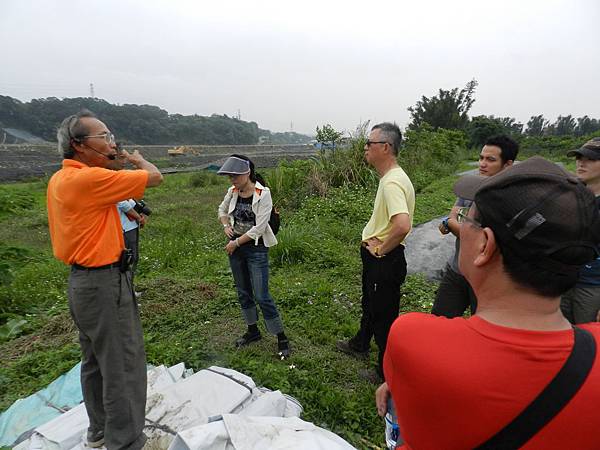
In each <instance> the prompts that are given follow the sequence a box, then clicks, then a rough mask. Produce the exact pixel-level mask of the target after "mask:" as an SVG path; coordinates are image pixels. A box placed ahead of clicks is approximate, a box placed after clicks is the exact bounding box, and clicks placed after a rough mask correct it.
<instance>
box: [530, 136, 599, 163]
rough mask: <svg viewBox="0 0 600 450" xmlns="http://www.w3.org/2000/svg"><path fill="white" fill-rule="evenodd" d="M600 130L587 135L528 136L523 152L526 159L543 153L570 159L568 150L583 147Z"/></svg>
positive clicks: (552, 156)
mask: <svg viewBox="0 0 600 450" xmlns="http://www.w3.org/2000/svg"><path fill="white" fill-rule="evenodd" d="M597 136H600V132H596V133H592V134H589V135H587V136H579V137H577V136H527V137H525V138H524V139H523V140H522V141H521V153H522V154H523V158H522V159H525V158H527V157H529V156H532V155H541V156H545V157H547V158H552V159H557V158H558V159H562V160H565V159H569V158H567V152H568V151H569V150H573V149H575V148H579V147H581V146H582V145H583V144H585V143H586V142H587V141H589V140H590V139H592V138H593V137H597Z"/></svg>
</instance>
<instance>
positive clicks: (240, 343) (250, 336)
mask: <svg viewBox="0 0 600 450" xmlns="http://www.w3.org/2000/svg"><path fill="white" fill-rule="evenodd" d="M261 337H262V336H261V335H260V331H259V332H258V333H250V332H249V331H246V333H244V335H243V336H242V337H241V338H239V339H238V340H237V341H235V346H236V347H238V348H239V347H244V346H246V345H248V344H250V343H251V342H255V341H258V340H260V338H261Z"/></svg>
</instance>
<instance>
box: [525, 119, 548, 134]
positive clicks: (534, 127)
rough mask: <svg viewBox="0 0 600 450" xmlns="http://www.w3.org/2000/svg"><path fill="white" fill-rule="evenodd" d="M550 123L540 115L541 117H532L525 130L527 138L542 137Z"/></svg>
mask: <svg viewBox="0 0 600 450" xmlns="http://www.w3.org/2000/svg"><path fill="white" fill-rule="evenodd" d="M548 124H549V122H548V121H547V120H546V119H544V116H543V115H542V114H540V115H539V116H531V118H530V119H529V121H528V122H527V128H526V129H525V134H526V135H527V136H542V135H543V134H544V131H545V130H546V128H547V127H548Z"/></svg>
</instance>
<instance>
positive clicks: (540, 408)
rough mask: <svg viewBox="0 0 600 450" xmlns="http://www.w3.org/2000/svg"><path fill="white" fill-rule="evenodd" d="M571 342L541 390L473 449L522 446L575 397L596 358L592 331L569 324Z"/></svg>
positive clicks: (487, 449)
mask: <svg viewBox="0 0 600 450" xmlns="http://www.w3.org/2000/svg"><path fill="white" fill-rule="evenodd" d="M573 332H574V334H575V343H574V344H573V349H572V350H571V354H570V355H569V357H568V358H567V361H566V362H565V364H564V365H563V366H562V368H561V369H560V370H559V371H558V373H557V374H556V376H555V377H554V378H553V379H552V381H550V383H549V384H548V385H547V386H546V387H545V388H544V390H543V391H542V392H541V393H540V394H539V395H538V396H537V397H536V398H535V399H534V400H533V401H532V402H531V403H530V404H529V405H528V406H527V407H526V408H525V409H524V410H523V411H521V413H520V414H519V415H518V416H517V417H515V418H514V419H513V420H512V422H510V423H509V424H508V425H506V426H505V427H504V428H503V429H502V430H500V431H499V432H498V433H497V434H496V435H495V436H493V437H491V438H490V439H489V440H488V441H487V442H484V443H483V444H481V445H480V446H479V447H476V450H509V449H518V448H520V447H522V446H523V445H525V443H527V441H529V440H530V439H531V438H532V437H533V436H535V434H536V433H537V432H538V431H540V430H541V429H542V428H543V427H544V426H545V425H546V424H547V423H548V422H550V421H551V420H552V419H553V418H554V417H555V416H556V415H557V414H558V413H559V412H560V411H561V410H562V409H563V408H564V407H565V406H566V405H567V403H569V401H570V400H571V399H572V398H573V397H574V396H575V394H576V393H577V391H579V388H581V386H582V385H583V383H584V382H585V380H586V378H587V376H588V375H589V373H590V371H591V369H592V366H593V365H594V360H595V359H596V341H595V339H594V336H593V335H592V333H590V332H589V331H587V330H584V329H582V328H578V327H573Z"/></svg>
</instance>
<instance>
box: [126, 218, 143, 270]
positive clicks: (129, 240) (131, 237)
mask: <svg viewBox="0 0 600 450" xmlns="http://www.w3.org/2000/svg"><path fill="white" fill-rule="evenodd" d="M123 238H124V239H125V248H128V249H130V250H131V251H132V252H133V261H132V263H131V279H133V276H134V275H135V271H136V269H137V264H138V260H139V259H140V250H139V240H140V227H135V228H134V229H133V230H129V231H126V232H125V233H123Z"/></svg>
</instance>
